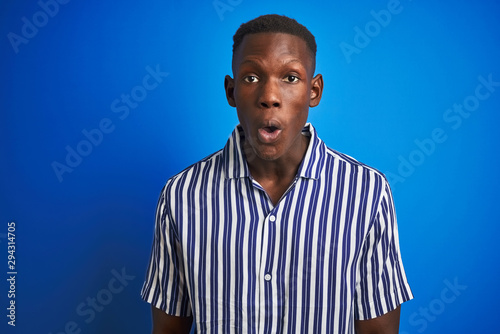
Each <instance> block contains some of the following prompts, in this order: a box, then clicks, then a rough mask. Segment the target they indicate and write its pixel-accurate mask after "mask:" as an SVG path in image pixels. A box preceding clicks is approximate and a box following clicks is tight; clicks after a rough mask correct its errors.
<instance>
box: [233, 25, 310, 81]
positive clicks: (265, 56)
mask: <svg viewBox="0 0 500 334" xmlns="http://www.w3.org/2000/svg"><path fill="white" fill-rule="evenodd" d="M312 58H313V56H312V55H311V52H310V51H309V49H308V47H307V44H306V42H305V41H304V40H303V39H302V38H300V37H298V36H295V35H290V34H285V33H256V34H248V35H246V36H245V37H244V38H243V41H242V42H241V44H240V45H239V47H238V49H237V50H236V52H235V53H234V56H233V72H236V71H237V69H238V68H239V67H240V66H241V65H242V64H244V63H246V62H247V61H259V62H273V61H280V60H288V59H294V60H295V61H298V62H300V63H302V65H303V66H304V67H305V68H306V69H308V70H310V69H311V68H312V67H313V59H312Z"/></svg>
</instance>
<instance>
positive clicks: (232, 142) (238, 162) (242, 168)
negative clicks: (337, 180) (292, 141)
mask: <svg viewBox="0 0 500 334" xmlns="http://www.w3.org/2000/svg"><path fill="white" fill-rule="evenodd" d="M302 134H303V135H304V136H309V137H310V138H311V140H310V141H309V146H308V147H307V151H306V155H305V156H304V159H303V160H302V162H301V164H300V167H299V170H298V172H297V176H298V177H303V178H310V179H315V180H316V179H318V178H319V176H320V174H321V171H322V169H323V166H324V164H325V155H326V145H325V143H324V142H323V141H322V140H321V139H319V137H318V136H317V134H316V130H315V129H314V127H313V126H312V124H311V123H306V125H305V126H304V128H303V129H302ZM244 139H245V134H244V132H243V128H242V127H241V126H240V125H238V126H236V128H235V129H234V131H233V133H232V134H231V136H230V137H229V139H228V141H227V143H226V146H224V149H223V153H222V154H223V159H224V162H223V164H224V165H223V166H224V167H223V168H224V173H225V175H226V178H228V179H237V178H242V177H250V170H249V169H248V165H247V162H246V158H245V154H244V153H243V149H242V142H243V140H244Z"/></svg>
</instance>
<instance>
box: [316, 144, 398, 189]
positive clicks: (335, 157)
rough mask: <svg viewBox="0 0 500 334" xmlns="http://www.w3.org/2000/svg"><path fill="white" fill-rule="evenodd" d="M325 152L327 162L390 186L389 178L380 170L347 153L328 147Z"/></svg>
mask: <svg viewBox="0 0 500 334" xmlns="http://www.w3.org/2000/svg"><path fill="white" fill-rule="evenodd" d="M325 152H326V157H327V162H329V163H334V164H335V163H336V164H339V165H341V166H342V167H343V168H348V169H349V170H350V171H351V172H352V173H356V174H357V173H362V175H363V176H365V177H368V178H373V179H376V180H377V181H380V182H383V183H384V184H388V183H387V178H386V177H385V175H384V174H383V173H382V172H381V171H379V170H378V169H376V168H374V167H371V166H369V165H367V164H364V163H362V162H360V161H358V160H356V159H355V158H353V157H351V156H349V155H347V154H345V153H341V152H339V151H336V150H334V149H332V148H330V147H328V146H326V150H325Z"/></svg>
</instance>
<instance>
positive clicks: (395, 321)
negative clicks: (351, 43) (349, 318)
mask: <svg viewBox="0 0 500 334" xmlns="http://www.w3.org/2000/svg"><path fill="white" fill-rule="evenodd" d="M400 313H401V305H399V306H398V307H397V308H396V309H395V310H392V311H390V312H388V313H386V314H384V315H381V316H380V317H377V318H373V319H370V320H356V321H355V324H354V326H355V328H356V334H398V333H399V315H400Z"/></svg>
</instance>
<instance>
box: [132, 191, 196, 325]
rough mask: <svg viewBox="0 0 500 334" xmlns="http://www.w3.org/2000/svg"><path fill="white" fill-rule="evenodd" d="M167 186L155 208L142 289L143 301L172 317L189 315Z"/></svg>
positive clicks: (178, 243)
mask: <svg viewBox="0 0 500 334" xmlns="http://www.w3.org/2000/svg"><path fill="white" fill-rule="evenodd" d="M167 190H168V183H167V185H166V186H165V188H164V189H163V191H162V194H161V196H160V199H159V200H158V205H157V208H156V223H155V233H154V240H153V246H152V250H151V258H150V261H149V266H148V269H147V272H146V279H145V282H144V285H143V287H142V291H141V296H142V298H143V299H144V300H145V301H146V302H148V303H150V304H152V305H153V306H155V307H157V308H159V309H161V310H163V311H165V312H166V313H168V314H170V315H174V316H190V315H191V314H192V311H191V306H190V302H189V293H188V289H187V285H186V279H185V272H184V264H183V260H182V247H181V244H180V242H179V240H178V234H177V231H176V227H175V225H174V223H173V219H172V216H171V214H170V207H169V203H168V196H167V195H166V194H167Z"/></svg>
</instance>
